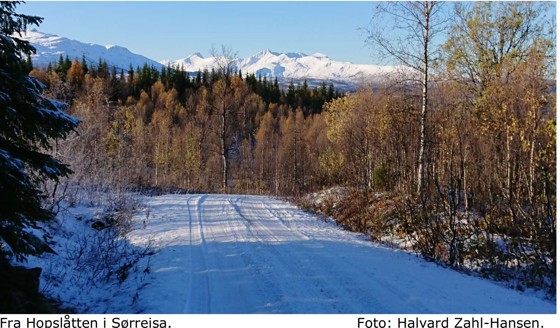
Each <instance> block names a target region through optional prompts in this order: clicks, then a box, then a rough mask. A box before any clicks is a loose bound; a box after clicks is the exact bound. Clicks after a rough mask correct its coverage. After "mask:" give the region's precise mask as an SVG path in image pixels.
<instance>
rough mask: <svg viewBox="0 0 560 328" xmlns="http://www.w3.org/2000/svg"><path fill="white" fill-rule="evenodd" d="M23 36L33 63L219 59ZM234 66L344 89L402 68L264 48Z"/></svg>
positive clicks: (204, 64)
mask: <svg viewBox="0 0 560 328" xmlns="http://www.w3.org/2000/svg"><path fill="white" fill-rule="evenodd" d="M22 39H24V40H27V41H29V42H30V43H31V44H32V45H33V46H34V47H35V48H36V49H37V53H36V54H34V55H32V56H31V57H32V60H33V63H34V64H35V65H37V66H46V65H47V64H48V63H53V62H58V60H59V57H60V55H61V54H62V55H63V56H66V55H68V57H69V58H70V59H71V60H73V59H75V58H77V59H78V60H81V58H82V56H85V57H86V61H87V62H88V63H91V64H97V63H98V61H99V59H100V58H101V59H104V60H105V61H106V62H107V63H108V64H109V65H110V66H115V67H117V68H120V69H125V70H127V69H128V68H129V66H130V65H132V66H133V67H134V68H135V67H137V66H140V67H141V66H143V65H144V64H145V63H147V64H148V65H150V66H155V67H157V68H161V67H162V66H166V65H168V64H171V65H174V66H178V67H181V66H182V67H183V68H184V69H185V70H186V71H187V72H198V71H204V70H205V69H206V70H209V71H210V70H211V69H212V68H213V67H214V68H215V67H216V66H217V65H216V58H214V57H206V58H205V57H204V56H202V55H201V54H200V53H194V54H192V55H191V56H189V57H186V58H181V59H177V60H162V61H160V62H156V61H154V60H151V59H149V58H147V57H144V56H142V55H139V54H134V53H132V52H130V51H129V50H128V49H126V48H124V47H122V46H118V45H106V46H102V45H97V44H92V43H83V42H80V41H76V40H70V39H68V38H64V37H60V36H58V35H54V34H48V33H43V32H39V31H37V30H28V31H26V33H25V34H24V35H23V36H22ZM234 66H235V67H237V68H238V69H240V70H241V71H243V72H244V73H249V74H256V75H260V76H262V77H267V78H268V79H269V80H273V79H274V78H278V80H279V82H280V83H281V84H287V83H288V82H289V81H290V80H304V79H307V80H309V81H311V80H321V81H322V80H326V81H330V82H333V83H334V84H335V85H337V86H339V87H342V88H344V85H346V84H360V83H364V82H366V83H367V82H371V81H381V80H384V79H386V78H387V77H388V75H389V74H391V73H394V72H396V71H398V70H399V67H395V66H378V65H363V64H353V63H350V62H339V61H334V60H331V59H330V58H329V57H328V56H327V55H325V54H322V53H314V54H312V55H307V54H304V53H301V52H288V53H280V52H274V51H271V50H269V49H266V50H263V51H261V52H259V53H257V54H255V55H253V56H250V57H247V58H236V59H235V60H234Z"/></svg>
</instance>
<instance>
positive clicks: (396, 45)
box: [367, 1, 448, 198]
mask: <svg viewBox="0 0 560 328" xmlns="http://www.w3.org/2000/svg"><path fill="white" fill-rule="evenodd" d="M443 8H444V4H443V3H442V2H438V1H414V2H384V3H380V4H378V5H377V7H376V11H375V14H374V16H373V18H372V24H371V25H372V26H371V27H370V29H369V30H368V38H367V40H368V42H369V43H370V44H371V45H372V46H373V48H374V49H377V50H378V51H379V54H380V55H381V56H382V57H383V58H389V59H393V60H395V61H396V62H397V63H398V64H400V65H404V66H405V67H407V68H409V69H412V71H413V72H414V73H413V74H406V75H407V76H406V79H412V80H413V81H414V82H416V83H419V84H420V86H421V87H422V105H421V108H422V109H421V112H420V137H419V139H420V140H419V146H420V149H419V154H418V168H417V169H418V186H417V193H418V196H420V197H421V198H423V197H424V189H425V180H426V179H425V176H426V169H427V166H428V164H429V163H428V161H427V156H426V146H427V143H428V141H427V135H428V133H427V128H428V124H427V113H428V108H429V107H428V106H429V102H428V88H429V83H430V68H432V67H433V64H434V62H435V61H436V60H437V59H438V57H439V49H438V48H437V47H436V45H437V40H436V37H437V35H438V34H440V33H442V32H443V31H444V29H445V27H446V25H447V21H448V19H446V16H445V15H444V11H443Z"/></svg>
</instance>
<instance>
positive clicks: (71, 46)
mask: <svg viewBox="0 0 560 328" xmlns="http://www.w3.org/2000/svg"><path fill="white" fill-rule="evenodd" d="M22 39H23V40H26V41H29V42H30V43H31V44H32V45H33V46H34V47H35V48H36V50H37V53H36V54H34V55H32V56H31V59H32V60H33V64H34V65H37V66H41V65H44V66H46V65H47V64H49V63H53V62H54V63H57V62H58V59H59V57H60V55H61V54H62V55H63V56H66V55H68V57H69V58H70V60H73V59H78V60H81V59H82V56H83V55H85V57H86V61H87V62H88V63H90V64H97V63H98V62H99V59H100V58H101V59H104V60H105V61H106V62H107V63H108V64H109V65H110V66H115V67H118V68H122V69H125V70H126V69H128V68H129V66H130V65H132V66H133V67H134V68H136V67H137V66H140V67H141V66H143V65H144V64H145V63H146V64H148V65H150V66H155V67H157V68H161V67H162V65H161V64H160V63H158V62H156V61H154V60H151V59H149V58H147V57H144V56H142V55H138V54H135V53H132V52H130V51H129V50H128V49H126V48H124V47H121V46H115V45H111V46H109V45H108V46H102V45H98V44H93V43H84V42H80V41H76V40H70V39H68V38H65V37H60V36H58V35H54V34H49V33H43V32H39V31H37V30H36V29H31V30H27V31H26V32H25V34H24V35H23V36H22Z"/></svg>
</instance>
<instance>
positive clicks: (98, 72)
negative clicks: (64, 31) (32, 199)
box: [30, 57, 341, 195]
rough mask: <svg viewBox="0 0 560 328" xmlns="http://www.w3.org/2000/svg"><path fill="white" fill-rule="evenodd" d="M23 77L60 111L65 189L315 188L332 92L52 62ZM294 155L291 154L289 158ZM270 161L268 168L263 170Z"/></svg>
mask: <svg viewBox="0 0 560 328" xmlns="http://www.w3.org/2000/svg"><path fill="white" fill-rule="evenodd" d="M30 75H32V76H34V77H36V78H37V79H39V80H40V81H41V82H42V83H44V84H45V85H46V86H47V91H46V93H47V95H48V96H50V97H53V98H55V99H58V100H62V101H65V102H66V103H68V104H70V106H69V113H71V114H72V115H74V116H76V117H78V118H80V119H81V120H82V123H81V125H80V128H79V130H78V134H76V135H75V136H74V137H72V138H69V139H67V140H66V141H62V142H60V143H59V145H58V149H57V152H58V155H59V156H62V158H63V160H64V161H65V162H66V163H69V164H71V166H72V168H73V170H74V172H75V174H74V176H73V182H77V183H79V184H81V185H84V186H86V185H87V186H88V188H94V189H100V190H103V189H107V188H151V187H172V188H182V189H188V190H198V191H205V192H219V191H221V192H251V193H255V192H258V193H274V194H283V195H288V194H301V193H302V192H305V191H309V190H313V189H314V188H318V187H321V186H322V185H323V184H322V181H325V179H326V178H325V177H324V176H322V173H320V171H319V170H318V169H315V168H316V167H318V165H319V163H318V162H317V160H318V158H319V152H320V148H321V145H320V144H319V145H314V146H313V148H314V153H308V151H309V150H310V149H311V148H309V147H308V144H309V145H311V143H315V142H317V141H318V139H321V138H322V139H323V140H324V141H325V142H326V138H325V136H324V133H322V132H324V131H323V130H324V129H323V127H324V122H323V121H322V119H321V117H320V116H318V115H317V114H316V113H321V111H322V107H323V104H324V103H326V102H329V101H331V100H333V99H336V98H338V97H340V96H341V95H340V94H339V93H338V92H337V91H335V90H334V87H333V85H332V84H331V85H329V86H328V87H327V86H326V84H324V83H323V84H322V85H321V86H320V87H317V88H310V87H308V85H307V83H306V82H305V81H304V82H303V83H302V84H301V85H295V84H294V83H293V82H291V83H290V85H289V86H288V88H287V90H284V89H281V88H280V87H279V84H278V81H277V80H276V79H275V80H274V81H273V82H268V81H267V79H266V78H260V77H256V76H254V75H249V74H246V75H245V76H243V75H242V73H241V72H235V71H225V70H219V69H216V70H212V71H204V72H198V73H197V74H196V75H195V76H193V77H192V78H191V77H189V75H188V74H187V73H186V72H185V71H183V70H182V69H179V68H176V67H165V68H163V69H162V70H161V71H159V70H157V69H155V68H153V67H148V66H147V65H144V66H143V67H142V68H137V69H136V70H132V69H130V70H129V71H128V72H126V73H125V72H124V71H123V70H121V71H120V72H117V69H116V68H114V67H112V68H109V65H107V63H105V62H104V61H99V63H98V64H96V65H92V64H87V62H86V61H85V59H84V58H82V60H81V61H79V60H78V59H74V60H72V61H70V59H69V58H65V59H64V58H63V57H61V58H60V60H59V62H58V63H57V64H51V65H49V66H48V67H47V69H45V70H41V69H33V70H32V71H31V72H30ZM294 156H296V157H294ZM272 164H274V166H271V165H272Z"/></svg>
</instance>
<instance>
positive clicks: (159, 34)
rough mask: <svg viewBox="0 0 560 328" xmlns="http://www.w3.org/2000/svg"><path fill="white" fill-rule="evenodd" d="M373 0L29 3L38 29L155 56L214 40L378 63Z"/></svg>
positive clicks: (199, 48) (244, 49)
mask: <svg viewBox="0 0 560 328" xmlns="http://www.w3.org/2000/svg"><path fill="white" fill-rule="evenodd" d="M374 6H375V3H372V2H163V3H162V2H27V3H25V4H22V5H20V7H19V8H18V9H19V11H20V12H22V13H26V14H32V15H37V16H41V17H44V21H43V23H42V24H41V26H40V27H39V28H38V30H39V31H42V32H47V33H52V34H57V35H60V36H65V37H68V38H70V39H76V40H79V41H82V42H88V43H97V44H102V45H109V44H116V45H120V46H124V47H127V48H128V49H129V50H131V51H132V52H135V53H139V54H142V55H145V56H147V57H149V58H152V59H154V60H158V61H159V60H162V59H179V58H183V57H187V56H189V55H191V54H193V53H195V52H200V53H202V54H203V55H204V56H208V55H209V50H210V49H211V47H212V46H215V47H216V48H220V47H221V46H222V45H226V46H230V47H231V48H232V49H234V50H236V51H237V52H238V54H239V56H242V57H246V56H250V55H253V54H255V53H257V52H259V51H261V50H264V49H270V50H272V51H278V52H296V51H297V52H304V53H307V54H313V53H316V52H320V53H324V54H326V55H328V56H329V57H330V58H332V59H334V60H338V61H350V62H353V63H359V64H372V63H376V61H375V59H374V56H373V51H372V50H371V49H370V48H368V47H367V46H366V44H365V41H364V40H365V35H364V33H363V32H361V31H360V30H359V28H363V27H366V26H367V25H368V24H369V22H370V19H371V16H372V13H373V8H374Z"/></svg>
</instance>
